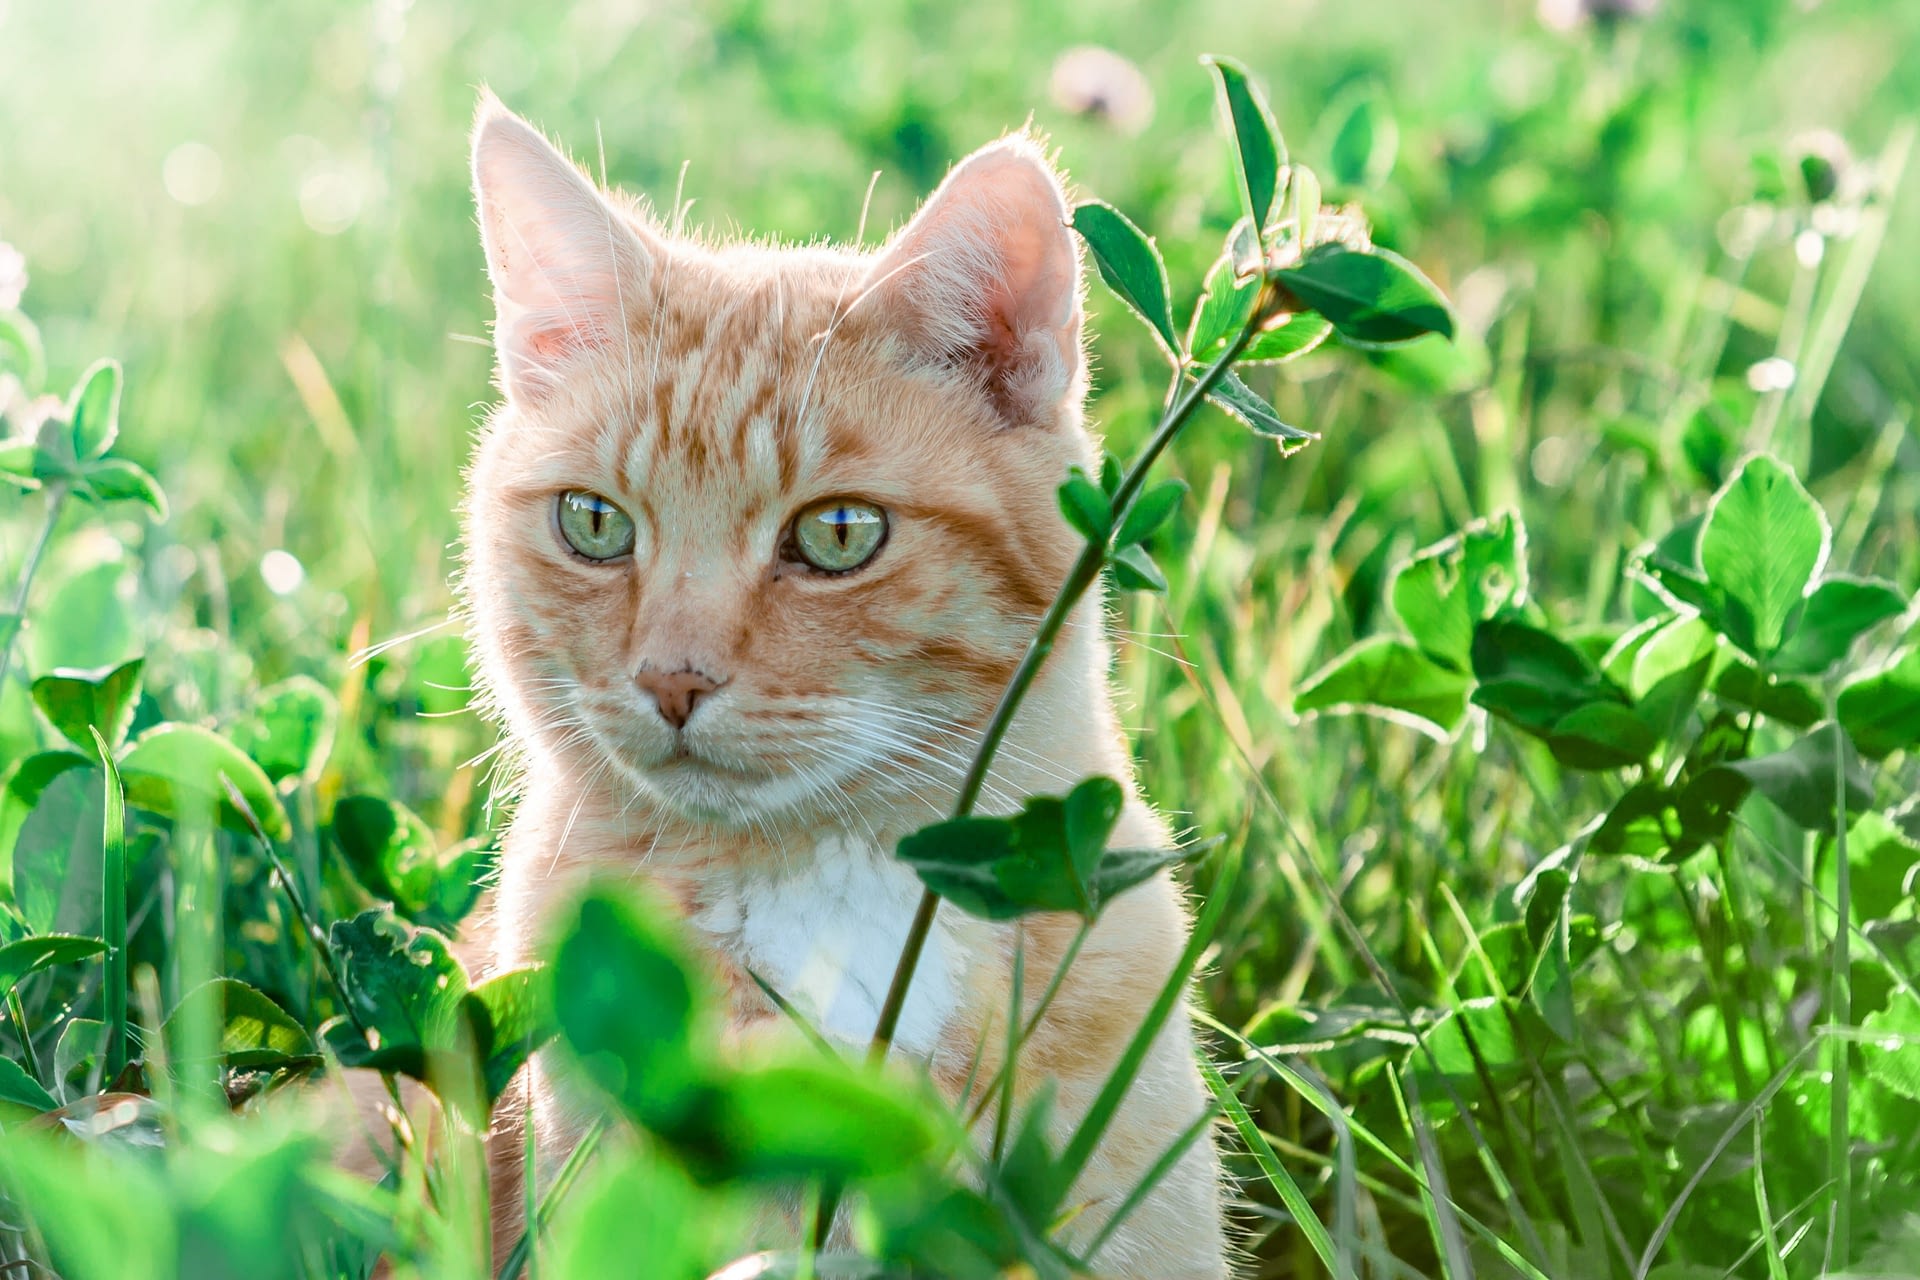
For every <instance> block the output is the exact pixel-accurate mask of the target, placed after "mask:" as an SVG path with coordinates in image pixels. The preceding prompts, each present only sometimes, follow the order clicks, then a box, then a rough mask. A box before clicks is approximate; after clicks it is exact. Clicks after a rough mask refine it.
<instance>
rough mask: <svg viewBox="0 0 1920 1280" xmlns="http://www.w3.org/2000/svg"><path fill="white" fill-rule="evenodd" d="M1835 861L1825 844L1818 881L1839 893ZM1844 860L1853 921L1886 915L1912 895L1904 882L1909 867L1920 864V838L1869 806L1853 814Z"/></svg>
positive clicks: (1830, 892) (1825, 888)
mask: <svg viewBox="0 0 1920 1280" xmlns="http://www.w3.org/2000/svg"><path fill="white" fill-rule="evenodd" d="M1850 816H1851V815H1850ZM1835 861H1836V860H1835V858H1834V856H1833V846H1832V845H1831V844H1828V845H1827V846H1825V848H1824V852H1823V857H1822V860H1821V866H1820V879H1819V885H1820V889H1821V891H1822V892H1823V893H1825V894H1826V895H1827V896H1828V897H1829V898H1837V896H1838V888H1839V883H1838V882H1839V876H1838V875H1837V874H1836V872H1837V867H1836V865H1835ZM1847 865H1848V867H1849V868H1850V869H1851V871H1852V883H1851V885H1850V886H1849V890H1850V891H1849V893H1848V895H1847V898H1848V903H1849V905H1850V906H1851V908H1852V911H1853V918H1854V921H1855V923H1857V924H1861V925H1864V924H1866V923H1867V922H1868V921H1870V920H1885V919H1891V918H1893V917H1894V916H1895V915H1897V914H1899V913H1900V910H1901V908H1902V907H1903V906H1904V905H1905V904H1906V903H1908V902H1911V901H1913V898H1914V892H1915V890H1912V889H1909V888H1908V885H1909V882H1910V878H1911V877H1912V876H1913V874H1914V868H1915V867H1916V866H1920V840H1916V839H1914V838H1912V837H1910V836H1908V835H1907V833H1906V832H1904V831H1902V830H1901V829H1900V828H1899V827H1898V826H1896V825H1895V824H1894V822H1893V821H1892V820H1891V819H1890V818H1888V817H1887V815H1886V814H1884V813H1880V812H1877V811H1875V810H1872V809H1869V810H1867V811H1866V812H1865V813H1862V814H1860V815H1859V816H1858V817H1855V818H1854V819H1853V826H1852V827H1851V828H1850V829H1849V830H1848V832H1847ZM1916 889H1920V886H1916Z"/></svg>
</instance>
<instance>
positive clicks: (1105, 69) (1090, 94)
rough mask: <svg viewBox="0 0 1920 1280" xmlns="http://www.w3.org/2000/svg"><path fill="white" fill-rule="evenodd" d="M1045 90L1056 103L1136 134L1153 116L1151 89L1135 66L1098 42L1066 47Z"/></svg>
mask: <svg viewBox="0 0 1920 1280" xmlns="http://www.w3.org/2000/svg"><path fill="white" fill-rule="evenodd" d="M1047 87H1048V91H1049V92H1050V93H1051V94H1052V95H1053V100H1054V103H1055V104H1056V105H1058V106H1059V107H1061V108H1062V109H1063V110H1066V111H1071V112H1073V113H1074V114H1075V115H1079V116H1089V117H1091V118H1093V119H1095V120H1101V121H1104V122H1105V123H1107V124H1110V125H1112V126H1113V127H1114V128H1115V129H1117V130H1119V131H1120V132H1121V133H1124V134H1129V135H1131V134H1136V133H1139V132H1140V131H1141V130H1142V129H1145V128H1146V127H1147V124H1148V122H1149V121H1151V120H1152V119H1153V89H1152V88H1151V87H1150V86H1149V85H1148V84H1147V77H1146V76H1145V75H1143V74H1142V73H1141V71H1140V68H1139V67H1136V66H1135V65H1134V64H1133V63H1132V62H1130V61H1129V60H1128V59H1127V58H1125V57H1123V56H1122V55H1120V54H1118V53H1115V52H1114V51H1113V50H1111V49H1105V48H1102V47H1101V46H1099V45H1092V44H1083V45H1078V46H1076V47H1074V48H1072V49H1068V50H1067V51H1066V52H1065V53H1063V54H1061V55H1060V57H1059V58H1058V59H1056V60H1055V62H1054V64H1053V75H1052V77H1051V79H1050V80H1049V82H1048V86H1047Z"/></svg>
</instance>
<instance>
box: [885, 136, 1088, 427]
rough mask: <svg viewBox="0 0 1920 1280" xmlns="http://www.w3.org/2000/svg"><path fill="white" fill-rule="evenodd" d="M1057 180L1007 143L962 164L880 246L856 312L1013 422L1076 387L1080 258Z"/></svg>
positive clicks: (1030, 418) (1033, 155)
mask: <svg viewBox="0 0 1920 1280" xmlns="http://www.w3.org/2000/svg"><path fill="white" fill-rule="evenodd" d="M1067 219H1068V212H1067V202H1066V197H1065V195H1064V193H1063V192H1062V191H1061V187H1060V177H1059V175H1058V174H1057V173H1055V172H1054V169H1053V166H1052V165H1051V164H1049V163H1048V162H1047V158H1046V155H1045V154H1044V153H1043V152H1042V151H1041V150H1040V148H1039V147H1038V146H1037V145H1036V144H1035V143H1034V142H1033V140H1032V139H1031V138H1028V137H1026V136H1025V135H1021V134H1016V135H1013V136H1010V137H1006V138H1002V139H1001V140H1000V141H998V142H995V143H992V144H990V145H988V146H985V147H982V148H981V149H980V150H978V151H976V152H974V153H973V154H972V155H971V156H968V157H967V158H966V159H965V160H964V161H962V162H961V163H960V164H959V165H958V166H956V167H955V169H954V170H953V172H952V173H951V174H949V175H947V180H946V181H945V182H943V183H941V184H940V188H939V190H937V191H935V192H934V193H933V195H932V197H931V198H929V199H928V200H927V202H926V204H925V205H923V206H922V207H921V209H920V212H919V213H917V214H915V215H914V217H913V220H912V221H910V222H909V223H908V224H907V225H906V226H905V227H904V228H902V229H901V231H900V232H899V234H898V235H896V236H894V238H893V239H892V240H891V241H890V242H889V243H888V244H887V247H886V248H885V249H884V250H883V251H882V252H881V254H880V256H879V258H878V259H877V260H876V261H875V263H874V266H873V270H872V273H871V274H870V275H869V277H868V279H867V282H866V287H867V288H868V289H870V290H871V291H872V293H873V295H874V296H872V297H870V298H868V299H867V300H866V301H864V302H863V303H862V306H863V307H871V308H874V309H875V311H876V312H877V313H879V314H884V315H886V316H887V317H888V322H889V323H893V324H896V325H897V326H898V327H899V328H900V330H901V331H902V332H903V333H905V335H906V337H907V340H908V343H909V345H910V346H911V347H912V348H913V349H914V351H915V354H916V355H918V356H920V357H922V358H925V359H930V360H933V361H935V362H938V363H941V364H945V365H948V366H951V367H956V368H960V369H963V370H965V371H966V372H967V373H968V374H970V375H971V376H973V377H976V378H977V379H979V381H980V383H981V385H982V387H983V388H984V389H985V390H986V392H987V393H988V395H989V396H990V397H991V398H992V399H993V402H994V404H995V406H996V407H997V408H998V409H999V411H1000V414H1001V416H1002V417H1003V418H1004V419H1005V420H1006V421H1007V422H1008V423H1010V424H1015V425H1025V424H1028V423H1043V424H1047V423H1053V422H1057V421H1058V420H1059V415H1060V410H1061V406H1062V404H1063V403H1064V402H1065V401H1066V400H1067V399H1068V397H1069V396H1072V395H1075V394H1076V393H1077V391H1078V389H1079V386H1080V373H1081V365H1082V355H1081V350H1080V315H1081V312H1080V250H1079V245H1078V243H1077V242H1076V241H1075V239H1074V234H1073V232H1072V230H1070V229H1069V227H1068V225H1067Z"/></svg>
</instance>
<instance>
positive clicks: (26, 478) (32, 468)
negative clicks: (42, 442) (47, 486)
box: [0, 440, 45, 492]
mask: <svg viewBox="0 0 1920 1280" xmlns="http://www.w3.org/2000/svg"><path fill="white" fill-rule="evenodd" d="M44 466H45V464H44V463H43V462H42V461H41V458H40V446H39V445H38V444H35V443H34V442H33V441H31V440H0V480H6V481H7V482H9V483H10V484H13V485H16V486H18V487H19V488H22V489H25V490H27V491H28V492H32V491H33V490H35V489H38V488H39V487H40V479H41V475H40V473H41V471H42V470H43V469H44Z"/></svg>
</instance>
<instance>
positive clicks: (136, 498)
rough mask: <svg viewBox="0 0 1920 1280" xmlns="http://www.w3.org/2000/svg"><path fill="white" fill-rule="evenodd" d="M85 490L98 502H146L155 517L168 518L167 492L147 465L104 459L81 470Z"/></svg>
mask: <svg viewBox="0 0 1920 1280" xmlns="http://www.w3.org/2000/svg"><path fill="white" fill-rule="evenodd" d="M80 482H81V484H82V486H83V488H82V490H81V492H82V493H83V494H85V495H86V496H88V497H91V498H93V499H94V500H95V501H97V502H144V503H146V504H147V506H148V508H149V509H151V510H152V512H153V518H154V519H155V520H162V521H164V520H165V519H166V518H167V495H166V494H165V493H164V492H162V491H161V488H160V482H159V481H158V480H155V479H154V478H153V476H152V475H150V474H149V473H148V472H147V470H146V468H145V467H142V466H140V465H139V464H138V463H133V462H129V461H127V460H126V459H125V458H102V459H100V460H99V461H98V462H90V463H88V464H86V466H84V467H82V468H81V470H80Z"/></svg>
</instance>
